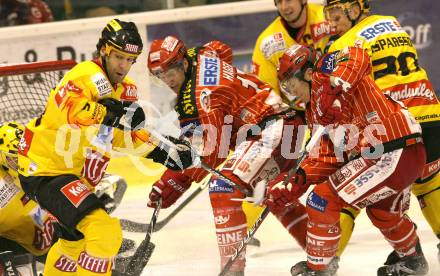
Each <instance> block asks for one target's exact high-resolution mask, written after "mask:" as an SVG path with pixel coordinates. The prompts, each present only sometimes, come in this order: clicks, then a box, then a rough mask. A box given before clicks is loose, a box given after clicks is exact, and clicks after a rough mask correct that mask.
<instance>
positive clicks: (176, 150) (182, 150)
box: [146, 136, 194, 171]
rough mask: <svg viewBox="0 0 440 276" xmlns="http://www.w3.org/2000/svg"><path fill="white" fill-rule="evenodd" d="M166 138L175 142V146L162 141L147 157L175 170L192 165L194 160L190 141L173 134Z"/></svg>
mask: <svg viewBox="0 0 440 276" xmlns="http://www.w3.org/2000/svg"><path fill="white" fill-rule="evenodd" d="M165 138H166V139H168V140H170V141H171V142H173V143H174V144H175V147H170V146H168V145H167V144H165V143H162V142H160V143H159V145H158V146H157V147H156V148H155V149H154V150H153V151H152V152H150V153H149V154H148V155H147V156H146V157H147V158H150V159H152V160H153V161H154V162H156V163H160V164H163V165H164V166H165V167H167V168H168V169H171V170H174V171H180V170H184V169H186V168H188V167H190V166H191V165H192V164H193V162H194V160H193V155H192V150H191V145H190V143H189V142H188V141H184V140H180V139H177V138H174V137H172V136H166V137H165Z"/></svg>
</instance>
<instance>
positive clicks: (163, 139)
mask: <svg viewBox="0 0 440 276" xmlns="http://www.w3.org/2000/svg"><path fill="white" fill-rule="evenodd" d="M148 131H149V132H150V135H151V136H152V137H154V138H156V139H158V140H159V141H161V142H162V143H164V144H166V145H167V146H169V147H170V148H175V147H176V145H175V144H174V143H173V142H172V141H170V140H168V139H167V138H166V137H164V136H163V135H162V134H160V133H158V132H157V131H155V130H153V129H151V130H148ZM191 151H192V152H193V154H194V156H195V157H196V161H195V162H194V164H195V165H196V164H197V165H198V164H200V165H201V167H202V168H203V169H204V170H206V171H207V172H209V173H211V174H213V175H215V176H217V177H218V178H221V179H222V180H223V181H225V182H226V183H228V184H229V185H230V186H232V187H234V188H236V189H238V190H240V191H241V192H242V193H243V194H245V195H250V194H251V193H250V192H249V191H248V190H247V189H245V188H243V187H242V186H240V185H238V184H237V183H235V182H234V181H232V180H231V179H229V178H228V177H227V176H226V175H224V174H222V173H221V172H220V171H218V170H216V169H214V168H213V167H211V166H210V165H208V164H206V163H205V162H203V160H202V157H201V156H200V155H198V154H197V152H196V151H195V150H194V149H192V148H191ZM195 165H194V166H195Z"/></svg>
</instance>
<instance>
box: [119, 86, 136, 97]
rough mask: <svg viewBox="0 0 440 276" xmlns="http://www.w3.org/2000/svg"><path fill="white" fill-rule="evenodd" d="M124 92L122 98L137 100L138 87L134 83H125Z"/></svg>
mask: <svg viewBox="0 0 440 276" xmlns="http://www.w3.org/2000/svg"><path fill="white" fill-rule="evenodd" d="M122 86H123V89H124V90H123V92H122V94H121V100H127V101H137V99H138V94H137V87H136V85H134V84H128V83H123V84H122Z"/></svg>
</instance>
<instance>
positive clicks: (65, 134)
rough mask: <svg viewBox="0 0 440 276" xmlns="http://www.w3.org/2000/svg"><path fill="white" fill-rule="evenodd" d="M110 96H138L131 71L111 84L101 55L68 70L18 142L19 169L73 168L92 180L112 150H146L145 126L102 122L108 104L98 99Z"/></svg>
mask: <svg viewBox="0 0 440 276" xmlns="http://www.w3.org/2000/svg"><path fill="white" fill-rule="evenodd" d="M107 97H111V98H114V99H118V100H124V101H136V100H137V88H136V86H135V84H134V83H133V81H131V80H130V79H129V78H127V77H126V78H125V79H124V80H123V82H122V83H118V84H117V85H115V86H113V85H112V84H111V83H110V81H109V79H108V78H107V75H106V73H105V72H104V70H103V68H102V66H101V64H100V63H99V61H97V60H96V61H85V62H82V63H79V64H78V65H76V66H75V67H74V68H72V69H71V70H70V71H69V72H67V73H66V75H65V76H64V77H63V79H62V80H61V81H60V82H59V84H58V85H57V86H56V88H55V89H53V90H52V91H51V93H50V96H49V99H48V102H47V104H46V110H45V112H44V114H43V115H42V116H41V117H39V118H37V119H34V120H32V121H30V122H29V123H28V124H27V125H26V129H25V132H24V134H23V137H22V139H21V141H20V143H19V147H18V148H19V149H18V150H19V158H18V161H19V162H18V163H19V172H20V174H22V175H24V176H30V175H48V176H50V175H58V174H74V175H77V176H80V177H82V178H83V179H85V180H86V181H87V182H88V183H89V184H91V185H93V186H94V185H96V184H97V183H98V182H99V180H100V179H101V177H102V176H103V174H104V172H105V169H106V168H107V165H108V162H109V160H110V156H111V151H112V150H117V151H122V152H127V153H131V154H136V155H141V156H145V155H146V154H148V153H149V152H150V151H151V150H152V148H153V145H152V144H150V143H148V142H149V138H150V137H149V134H148V133H147V132H146V131H145V130H139V131H136V132H124V131H122V130H119V129H117V128H111V127H107V126H104V125H100V123H101V122H102V120H103V118H104V116H105V115H106V109H105V107H104V106H103V105H101V104H99V103H98V101H99V100H100V99H103V98H107ZM145 142H147V143H145ZM141 145H146V146H142V147H139V146H141Z"/></svg>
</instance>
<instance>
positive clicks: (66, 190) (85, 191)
mask: <svg viewBox="0 0 440 276" xmlns="http://www.w3.org/2000/svg"><path fill="white" fill-rule="evenodd" d="M61 192H62V193H63V194H64V196H65V197H66V198H67V199H68V200H69V201H70V203H72V205H73V206H75V207H76V208H78V206H79V205H80V204H81V202H83V201H84V200H85V199H86V198H87V197H88V196H89V195H90V194H91V193H92V191H91V190H90V188H89V187H88V186H87V185H86V184H84V183H83V182H81V180H75V181H72V182H70V183H68V184H66V185H65V186H64V187H62V188H61Z"/></svg>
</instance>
